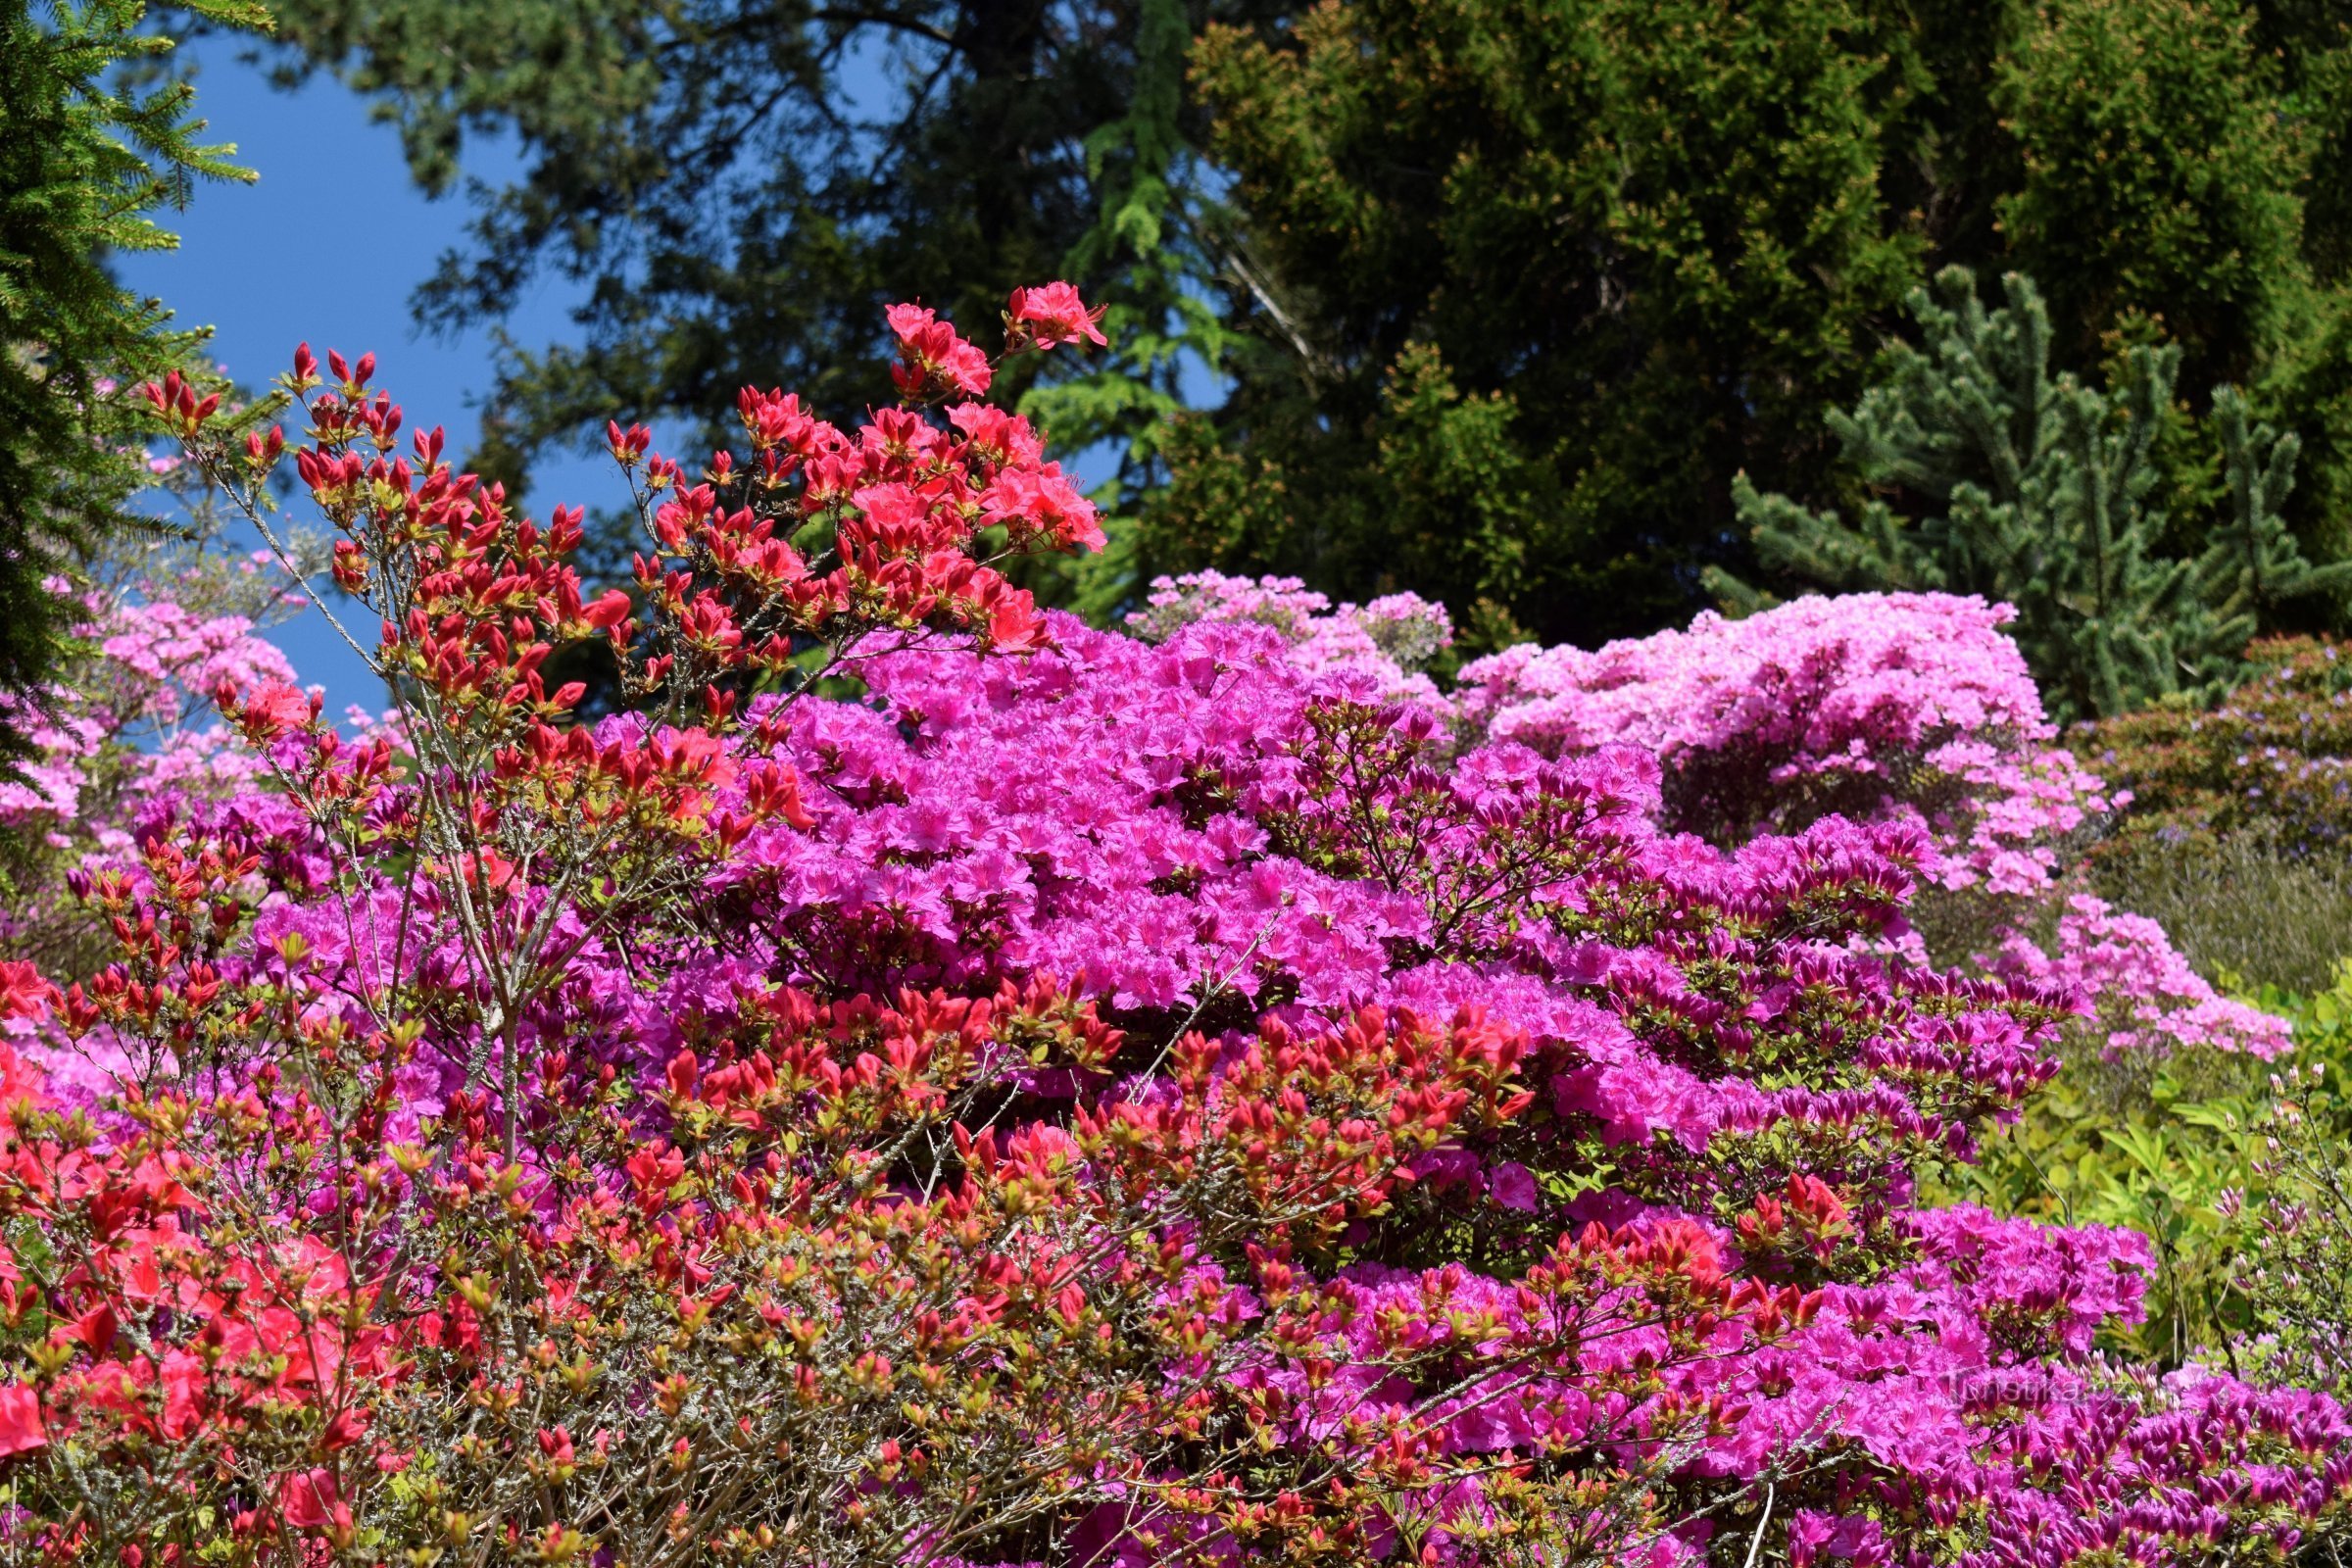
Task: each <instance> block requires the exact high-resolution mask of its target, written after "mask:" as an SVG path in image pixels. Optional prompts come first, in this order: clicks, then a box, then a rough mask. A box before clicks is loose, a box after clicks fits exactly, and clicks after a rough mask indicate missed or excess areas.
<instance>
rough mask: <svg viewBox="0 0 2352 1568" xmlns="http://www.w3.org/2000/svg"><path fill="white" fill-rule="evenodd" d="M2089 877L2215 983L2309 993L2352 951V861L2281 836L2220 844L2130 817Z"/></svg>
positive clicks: (2096, 857) (2263, 833) (2265, 834)
mask: <svg viewBox="0 0 2352 1568" xmlns="http://www.w3.org/2000/svg"><path fill="white" fill-rule="evenodd" d="M2091 872H2092V877H2093V880H2094V882H2095V883H2096V885H2097V888H2098V892H2099V896H2100V897H2102V898H2104V899H2106V900H2108V901H2109V902H2110V903H2112V904H2114V905H2116V906H2117V907H2121V908H2126V909H2130V910H2131V911H2132V912H2134V913H2136V914H2144V915H2146V916H2147V917H2148V918H2149V919H2151V920H2154V921H2156V922H2157V923H2158V924H2159V925H2161V926H2163V927H2164V929H2165V931H2166V933H2167V934H2169V935H2170V936H2171V937H2172V938H2173V942H2174V945H2175V946H2176V947H2178V948H2179V949H2180V953H2181V956H2184V957H2185V958H2187V959H2188V961H2189V963H2190V964H2191V965H2192V966H2194V967H2195V968H2196V970H2197V972H2198V973H2200V974H2202V975H2204V976H2205V977H2206V978H2208V979H2214V978H2217V977H2219V976H2223V975H2236V976H2239V977H2241V978H2243V979H2245V980H2247V981H2249V982H2252V983H2255V984H2261V985H2270V986H2277V987H2279V988H2282V989H2283V990H2285V991H2289V992H2297V993H2305V994H2308V993H2311V992H2315V991H2320V990H2325V989H2326V988H2327V984H2328V982H2329V980H2330V978H2331V977H2332V976H2333V974H2334V972H2335V966H2336V961H2337V959H2338V958H2340V957H2341V956H2343V954H2344V951H2345V950H2346V948H2348V947H2352V860H2347V859H2346V858H2344V857H2342V856H2341V855H2335V854H2327V853H2324V852H2323V853H2316V854H2315V853H2314V851H2313V848H2312V847H2311V846H2309V845H2307V844H2303V843H2300V842H2298V841H2296V840H2294V839H2293V838H2291V837H2290V836H2287V835H2284V834H2281V833H2278V832H2277V831H2276V830H2268V829H2258V830H2256V831H2252V832H2239V833H2234V834H2231V835H2229V837H2227V838H2222V839H2218V840H2216V839H2213V838H2209V837H2206V836H2203V835H2199V834H2194V833H2190V832H2187V831H2184V830H2182V829H2180V828H2179V827H2177V826H2175V827H2172V828H2171V830H2170V831H2169V832H2168V831H2167V830H2166V828H2165V827H2163V826H2158V825H2156V823H2155V822H2151V821H2147V820H2144V819H2141V818H2139V817H2138V816H2137V814H2136V813H2132V814H2131V815H2128V816H2127V818H2126V826H2125V831H2124V832H2122V833H2120V834H2118V835H2117V836H2116V838H2114V839H2113V840H2111V841H2109V842H2108V843H2106V844H2102V845H2100V846H2099V847H2098V848H2097V849H2096V850H2095V851H2094V852H2093V854H2092V857H2091Z"/></svg>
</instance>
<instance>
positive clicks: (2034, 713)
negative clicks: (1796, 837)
mask: <svg viewBox="0 0 2352 1568" xmlns="http://www.w3.org/2000/svg"><path fill="white" fill-rule="evenodd" d="M2014 614H2015V613H2014V612H2013V611H2011V610H2010V609H2009V608H2008V607H2007V606H2005V605H1987V604H1986V603H1985V601H1983V600H1982V599H1977V598H1956V597H1953V596H1951V595H1946V594H1849V595H1844V596H1841V597H1838V598H1806V599H1799V600H1796V601H1794V602H1793V603H1791V604H1788V605H1785V606H1781V607H1779V608H1777V609H1774V610H1770V611H1767V612H1765V613H1761V614H1757V615H1751V616H1749V617H1747V618H1745V619H1742V620H1727V619H1725V618H1724V617H1722V616H1721V615H1717V614H1714V613H1705V614H1701V615H1700V616H1699V617H1698V618H1697V619H1696V620H1694V621H1692V622H1691V626H1690V629H1689V630H1687V631H1679V632H1677V631H1666V632H1659V633H1657V634H1656V635H1655V636H1650V637H1642V638H1633V639H1627V640H1625V641H1621V642H1614V643H1609V644H1606V645H1605V646H1603V647H1601V648H1599V649H1597V650H1594V651H1592V652H1587V651H1586V650H1584V649H1581V648H1573V647H1566V646H1563V647H1558V648H1537V647H1534V646H1532V645H1524V646H1521V647H1518V648H1512V649H1507V650H1505V651H1504V652H1502V653H1500V654H1496V655H1494V656H1493V657H1491V658H1487V659H1482V660H1478V661H1476V662H1473V663H1471V664H1469V665H1466V666H1465V667H1464V668H1463V670H1462V676H1461V690H1460V692H1459V694H1458V698H1457V701H1458V704H1459V707H1460V711H1461V714H1462V717H1463V719H1464V721H1465V722H1467V723H1469V724H1471V725H1473V726H1475V727H1476V728H1477V729H1478V730H1480V731H1481V732H1483V733H1484V734H1486V735H1488V736H1489V737H1491V738H1493V739H1495V740H1513V741H1518V742H1520V743H1522V744H1524V745H1529V746H1534V747H1536V748H1538V749H1539V750H1542V751H1546V752H1553V753H1558V752H1564V751H1586V750H1591V749H1593V748H1594V747H1598V746H1606V745H1634V746H1639V747H1641V748H1642V749H1643V750H1644V751H1647V752H1650V753H1652V754H1653V755H1655V756H1656V757H1657V758H1658V760H1659V762H1660V763H1661V765H1663V766H1664V768H1665V769H1666V774H1667V785H1666V796H1667V808H1668V810H1669V811H1670V812H1671V813H1672V814H1673V815H1674V816H1675V818H1676V819H1677V820H1678V821H1679V822H1680V823H1681V824H1683V825H1684V826H1687V827H1689V828H1690V829H1691V831H1694V832H1700V833H1705V834H1707V835H1708V836H1710V837H1736V836H1738V835H1741V834H1745V833H1750V832H1753V831H1755V830H1756V829H1757V828H1759V827H1763V826H1767V825H1779V826H1786V825H1788V824H1789V823H1790V822H1791V821H1792V820H1802V819H1803V818H1805V817H1807V816H1810V815H1815V814H1818V813H1819V812H1821V811H1823V810H1828V809H1841V810H1846V811H1849V812H1851V811H1855V810H1860V811H1862V812H1865V813H1868V814H1874V815H1875V814H1881V813H1883V812H1887V811H1899V810H1909V811H1912V812H1915V813H1917V814H1918V815H1919V816H1920V817H1921V818H1922V819H1923V820H1924V821H1925V822H1926V823H1927V824H1928V825H1929V827H1930V828H1931V829H1932V830H1933V832H1934V834H1935V837H1936V846H1937V850H1938V852H1939V853H1938V858H1937V862H1936V865H1935V866H1934V867H1933V868H1932V869H1931V870H1930V873H1929V874H1930V875H1931V876H1932V877H1933V878H1934V879H1935V880H1936V881H1937V882H1939V883H1941V884H1942V885H1943V886H1946V887H1949V888H1955V889H1959V888H1973V887H1983V888H1985V889H1987V890H1989V891H1991V892H1993V893H1996V894H2023V895H2033V894H2037V893H2040V892H2042V891H2044V890H2045V889H2046V888H2048V886H2049V885H2050V883H2051V881H2052V879H2053V876H2054V875H2055V873H2056V872H2057V871H2058V870H2059V869H2060V866H2061V863H2062V853H2063V847H2064V845H2065V844H2066V841H2067V840H2069V839H2070V838H2071V837H2073V836H2074V835H2075V834H2076V833H2078V831H2079V830H2081V829H2082V827H2083V826H2084V824H2085V823H2086V822H2088V821H2090V820H2091V819H2093V818H2094V817H2096V816H2097V815H2098V814H2099V813H2100V812H2103V811H2104V810H2106V809H2107V806H2108V802H2107V800H2106V798H2105V796H2104V795H2103V794H2102V792H2101V789H2100V785H2099V781H2098V779H2096V778H2095V777H2093V776H2091V775H2090V774H2088V773H2086V772H2084V771H2083V770H2082V767H2081V766H2080V764H2078V763H2077V762H2076V761H2075V759H2074V757H2073V755H2072V754H2070V753H2069V752H2067V751H2066V750H2065V749H2064V748H2063V747H2061V746H2059V745H2058V744H2057V734H2058V732H2057V729H2056V727H2055V726H2054V725H2052V724H2051V723H2050V722H2049V720H2048V718H2047V717H2046V716H2045V715H2044V713H2043V711H2042V707H2041V697H2040V694H2039V692H2037V691H2036V690H2035V688H2034V678H2033V676H2032V675H2031V674H2030V673H2029V672H2028V670H2027V668H2026V662H2025V659H2024V657H2023V656H2022V655H2021V654H2020V653H2019V652H2018V649H2017V645H2016V644H2015V643H2014V642H2012V641H2010V640H2009V638H2008V637H2006V636H2005V635H2003V634H2002V633H2001V630H2000V628H2001V626H2002V625H2003V624H2004V623H2006V622H2007V621H2009V620H2010V619H2012V618H2014Z"/></svg>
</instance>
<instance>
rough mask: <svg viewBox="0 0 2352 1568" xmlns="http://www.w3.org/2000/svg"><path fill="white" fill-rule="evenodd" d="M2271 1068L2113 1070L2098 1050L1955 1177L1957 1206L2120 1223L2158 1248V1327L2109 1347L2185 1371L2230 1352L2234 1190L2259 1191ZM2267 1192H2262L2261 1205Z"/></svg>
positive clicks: (2197, 1065) (2203, 1063) (2240, 1303)
mask: <svg viewBox="0 0 2352 1568" xmlns="http://www.w3.org/2000/svg"><path fill="white" fill-rule="evenodd" d="M2264 1077H2265V1069H2264V1068H2263V1064H2262V1063H2260V1062H2258V1061H2254V1060H2252V1059H2251V1058H2248V1057H2236V1056H2229V1055H2225V1054H2221V1053H2218V1052H2199V1053H2196V1054H2191V1055H2187V1056H2184V1057H2182V1058H2180V1059H2176V1060H2174V1061H2170V1062H2153V1061H2148V1060H2145V1059H2121V1060H2113V1061H2110V1060H2105V1059H2102V1058H2101V1057H2100V1055H2099V1054H2098V1053H2097V1051H2096V1049H2095V1047H2086V1048H2083V1049H2080V1050H2077V1051H2076V1052H2074V1053H2072V1054H2070V1055H2069V1057H2068V1060H2067V1063H2066V1066H2065V1068H2064V1069H2063V1070H2062V1071H2061V1072H2060V1073H2059V1075H2058V1077H2057V1078H2056V1079H2054V1080H2052V1081H2051V1083H2050V1084H2049V1085H2048V1086H2047V1087H2045V1088H2044V1089H2043V1090H2042V1091H2041V1092H2040V1093H2039V1094H2038V1095H2036V1096H2035V1097H2034V1099H2033V1100H2032V1101H2030V1102H2029V1103H2028V1104H2027V1107H2026V1111H2025V1114H2024V1116H2023V1117H2022V1118H2021V1119H2020V1120H2019V1121H2018V1122H2016V1123H2015V1124H2013V1125H2011V1126H2010V1127H2008V1128H2005V1129H2003V1131H2002V1132H2001V1134H2000V1135H1999V1136H1998V1137H1997V1138H1995V1139H1992V1140H1991V1141H1989V1142H1988V1143H1987V1144H1986V1146H1985V1153H1984V1157H1983V1159H1982V1160H1981V1161H1980V1162H1979V1163H1978V1164H1976V1165H1974V1166H1968V1167H1963V1168H1962V1170H1961V1172H1960V1173H1959V1174H1958V1175H1957V1176H1956V1177H1955V1178H1953V1180H1954V1191H1953V1193H1952V1194H1951V1195H1950V1196H1954V1197H1960V1198H1966V1199H1969V1200H1971V1201H1979V1202H1984V1203H1986V1204H1988V1205H1989V1206H1991V1207H1993V1208H1995V1209H1997V1210H1999V1211H2000V1212H2002V1213H2022V1214H2030V1215H2033V1216H2034V1217H2035V1218H2038V1219H2042V1220H2045V1221H2048V1222H2050V1223H2066V1224H2097V1225H2120V1226H2126V1227H2129V1228H2130V1229H2132V1230H2135V1231H2138V1232H2139V1233H2140V1234H2141V1235H2143V1236H2145V1237H2147V1238H2148V1240H2149V1243H2150V1244H2151V1246H2152V1247H2153V1248H2154V1250H2155V1253H2156V1265H2157V1266H2156V1272H2155V1275H2154V1278H2153V1279H2152V1281H2151V1283H2150V1287H2149V1291H2148V1317H2147V1320H2146V1321H2145V1322H2144V1323H2141V1324H2139V1325H2136V1326H2134V1327H2131V1328H2114V1329H2111V1330H2110V1331H2109V1337H2110V1339H2111V1340H2112V1341H2114V1342H2115V1343H2116V1344H2117V1346H2118V1348H2123V1349H2126V1350H2128V1351H2129V1352H2130V1353H2131V1354H2132V1355H2134V1356H2138V1357H2143V1358H2147V1359H2153V1360H2156V1361H2159V1362H2162V1363H2164V1364H2166V1365H2174V1366H2177V1365H2179V1364H2180V1362H2182V1361H2183V1360H2186V1359H2188V1358H2189V1357H2190V1356H2192V1355H2193V1354H2194V1353H2195V1352H2196V1351H2197V1350H2199V1349H2201V1348H2225V1349H2226V1348H2227V1347H2228V1346H2229V1344H2230V1342H2231V1340H2232V1338H2233V1336H2234V1334H2235V1333H2236V1332H2237V1331H2239V1330H2242V1329H2243V1327H2244V1326H2245V1324H2246V1322H2247V1320H2248V1308H2247V1303H2246V1302H2245V1300H2244V1299H2242V1297H2240V1296H2239V1295H2238V1294H2237V1293H2236V1291H2235V1290H2234V1288H2233V1285H2232V1281H2233V1277H2234V1276H2233V1272H2232V1269H2233V1256H2232V1251H2233V1248H2234V1245H2235V1241H2236V1238H2235V1235H2234V1232H2233V1229H2232V1226H2231V1224H2230V1217H2229V1212H2228V1210H2229V1208H2230V1207H2231V1199H2230V1196H2229V1195H2231V1194H2243V1193H2245V1192H2246V1191H2247V1189H2248V1187H2249V1184H2253V1183H2255V1182H2256V1175H2255V1154H2256V1149H2255V1145H2254V1141H2253V1135H2252V1132H2251V1128H2252V1125H2253V1122H2254V1119H2255V1118H2256V1117H2257V1116H2258V1115H2259V1114H2260V1109H2261V1106H2262V1105H2263V1104H2264V1103H2266V1102H2265V1100H2264V1097H2263V1095H2262V1092H2261V1086H2262V1084H2263V1082H2264ZM2265 1196H2267V1195H2266V1194H2263V1193H2261V1192H2259V1191H2258V1192H2257V1193H2256V1197H2255V1201H2261V1199H2262V1198H2263V1197H2265Z"/></svg>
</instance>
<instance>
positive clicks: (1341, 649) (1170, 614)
mask: <svg viewBox="0 0 2352 1568" xmlns="http://www.w3.org/2000/svg"><path fill="white" fill-rule="evenodd" d="M1201 621H1247V622H1253V623H1255V624H1258V625H1262V626H1271V627H1273V628H1274V629H1275V630H1276V631H1278V632H1280V633H1281V634H1282V635H1283V637H1284V639H1285V640H1287V641H1288V642H1289V643H1290V644H1291V645H1292V653H1291V658H1292V661H1293V662H1295V663H1297V664H1298V665H1299V667H1300V668H1302V669H1305V670H1309V671H1316V672H1320V671H1323V670H1332V671H1348V672H1352V673H1356V674H1361V675H1363V676H1366V677H1368V678H1369V679H1370V680H1371V681H1372V682H1373V683H1374V685H1375V686H1376V687H1377V688H1378V689H1379V690H1381V691H1383V692H1386V693H1389V694H1391V695H1394V696H1398V697H1410V698H1413V699H1415V700H1417V701H1420V702H1424V703H1429V704H1431V705H1433V706H1436V705H1439V704H1440V699H1439V697H1438V691H1437V687H1436V686H1435V685H1434V684H1432V683H1431V681H1430V680H1429V678H1428V676H1427V675H1425V674H1423V673H1422V671H1423V670H1425V669H1426V668H1427V667H1428V665H1429V662H1430V661H1432V660H1433V659H1435V658H1436V657H1437V656H1438V655H1439V654H1440V653H1442V652H1443V651H1444V650H1446V649H1447V648H1449V647H1451V646H1452V645H1453V621H1452V618H1451V617H1450V616H1448V615H1447V614H1446V607H1445V606H1444V605H1439V604H1432V603H1431V602H1430V601H1428V600H1426V599H1423V598H1422V597H1421V596H1420V595H1419V594H1412V593H1399V594H1388V595H1385V596H1383V597H1382V598H1379V599H1375V600H1373V601H1372V602H1371V603H1370V604H1368V605H1353V604H1343V605H1341V606H1340V607H1339V608H1338V609H1336V610H1335V609H1333V608H1332V603H1331V600H1330V599H1329V598H1328V597H1326V596H1325V595H1323V594H1319V593H1317V592H1315V591H1314V590H1313V589H1311V588H1308V587H1307V586H1306V585H1305V584H1304V583H1303V582H1301V581H1299V579H1298V578H1297V577H1258V578H1249V577H1230V576H1227V575H1226V574H1225V573H1223V572H1221V571H1196V572H1187V573H1185V574H1184V575H1183V576H1181V577H1155V578H1153V579H1152V593H1151V596H1150V599H1149V600H1148V602H1147V607H1146V608H1145V609H1143V610H1139V611H1136V612H1134V613H1131V614H1129V615H1128V617H1127V624H1128V625H1130V626H1132V627H1134V628H1135V630H1136V635H1138V636H1140V637H1142V638H1144V639H1145V640H1147V641H1149V642H1165V641H1167V640H1168V639H1169V638H1170V637H1172V636H1174V635H1175V634H1176V632H1177V631H1178V630H1180V629H1181V628H1183V627H1185V626H1188V625H1192V624H1194V623H1196V622H1201Z"/></svg>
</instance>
